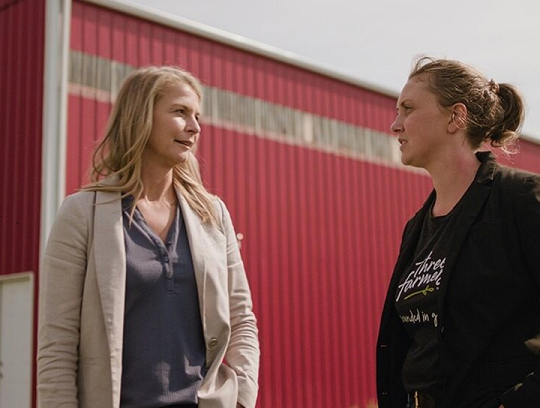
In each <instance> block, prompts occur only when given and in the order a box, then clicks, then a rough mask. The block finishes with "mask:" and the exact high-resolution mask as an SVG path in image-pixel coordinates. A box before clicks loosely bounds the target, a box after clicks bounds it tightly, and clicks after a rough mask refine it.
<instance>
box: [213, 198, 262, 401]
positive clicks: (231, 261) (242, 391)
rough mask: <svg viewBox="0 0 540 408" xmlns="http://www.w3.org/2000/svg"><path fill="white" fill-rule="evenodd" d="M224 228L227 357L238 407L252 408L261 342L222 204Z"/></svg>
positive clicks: (230, 227) (225, 209) (226, 212)
mask: <svg viewBox="0 0 540 408" xmlns="http://www.w3.org/2000/svg"><path fill="white" fill-rule="evenodd" d="M219 204H220V210H221V216H222V228H223V232H224V234H225V237H226V240H227V269H228V290H229V308H230V319H231V322H230V323H231V339H230V342H229V347H228V349H227V351H226V354H225V359H226V361H227V364H228V365H229V366H230V367H231V368H232V369H233V370H234V371H235V372H236V374H237V376H238V403H239V404H241V405H242V406H244V407H246V408H253V407H254V406H255V403H256V400H257V393H258V376H259V358H260V349H259V340H258V329H257V320H256V318H255V314H254V313H253V303H252V299H251V292H250V289H249V284H248V280H247V276H246V272H245V270H244V264H243V262H242V258H241V255H240V251H239V248H238V242H237V240H236V234H235V231H234V227H233V224H232V220H231V216H230V214H229V211H228V210H227V208H226V207H225V204H224V203H223V202H222V201H221V200H219Z"/></svg>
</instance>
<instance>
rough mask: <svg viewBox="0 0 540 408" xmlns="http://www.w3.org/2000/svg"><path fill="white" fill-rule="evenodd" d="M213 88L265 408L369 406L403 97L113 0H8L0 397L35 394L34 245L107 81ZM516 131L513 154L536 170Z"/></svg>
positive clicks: (530, 148)
mask: <svg viewBox="0 0 540 408" xmlns="http://www.w3.org/2000/svg"><path fill="white" fill-rule="evenodd" d="M150 64H153V65H180V66H182V67H184V68H186V69H188V70H189V71H191V72H193V73H194V74H195V75H196V76H197V77H199V78H200V79H201V80H202V82H203V84H204V86H205V105H204V118H203V134H202V137H201V143H200V148H199V152H198V153H199V156H200V158H201V165H202V171H203V177H204V179H205V181H206V184H207V185H208V187H209V189H210V190H211V191H212V192H214V193H216V194H217V195H219V196H221V197H222V198H224V200H225V201H226V203H227V205H228V207H229V209H230V211H231V214H232V217H233V220H234V222H235V227H236V230H237V233H238V238H239V239H241V251H242V255H243V258H244V261H245V264H246V269H247V273H248V277H249V279H250V283H251V288H252V292H253V298H254V307H255V312H256V314H257V317H258V319H259V330H260V341H261V347H262V356H261V372H260V394H259V400H258V406H259V407H261V408H276V407H280V408H281V407H283V408H298V407H313V408H316V407H341V408H353V407H354V408H367V407H375V406H376V396H375V378H374V377H375V376H374V370H375V364H374V359H375V340H376V339H375V337H376V333H377V326H378V319H379V313H380V310H381V307H382V303H383V297H384V293H385V289H386V285H387V281H388V279H389V275H390V273H391V270H392V267H393V263H394V260H395V258H396V255H397V249H398V245H399V241H400V237H401V231H402V228H403V225H404V223H405V221H406V220H407V219H408V218H409V217H410V216H411V215H412V214H413V213H414V212H415V211H416V209H417V208H418V207H419V206H420V204H421V203H422V202H423V200H424V198H425V196H426V195H427V194H428V192H429V191H430V189H431V185H430V181H429V179H428V178H427V177H426V175H425V174H424V173H422V172H418V171H413V170H411V169H407V168H405V167H403V166H402V165H400V163H399V149H398V146H397V142H396V141H395V138H394V137H393V136H392V135H391V134H390V133H389V126H390V123H391V122H392V120H393V118H394V115H395V104H396V98H397V94H394V93H392V92H389V91H387V90H384V89H379V88H377V87H374V86H371V85H369V84H366V83H362V82H360V81H358V80H355V79H353V78H349V77H345V76H342V75H339V74H337V73H335V72H331V71H328V70H326V69H324V68H322V67H319V66H317V65H315V64H313V63H311V62H308V61H305V60H303V59H301V58H299V57H297V56H294V55H290V54H287V53H285V52H282V51H279V50H275V49H273V48H271V47H267V46H264V45H262V44H257V43H255V42H252V41H249V40H246V39H243V38H239V37H237V36H233V35H230V34H227V33H223V32H221V31H218V30H214V29H211V28H208V27H205V26H201V25H198V24H195V23H191V22H187V21H184V20H182V19H180V18H177V17H174V16H171V15H169V14H164V13H158V12H156V11H151V10H147V9H144V8H141V7H138V6H133V5H130V4H129V2H127V1H120V0H109V1H106V0H99V1H98V0H93V1H83V0H56V1H53V0H0V90H1V91H2V92H1V93H0V168H1V170H2V171H1V172H0V361H1V364H0V371H1V373H0V408H15V407H16V408H27V407H35V406H36V402H35V391H34V390H35V378H34V377H35V363H34V360H35V358H34V357H35V343H36V341H35V328H36V318H37V288H38V286H39V279H38V269H39V255H40V250H41V248H42V247H43V244H44V242H45V238H46V236H47V233H48V231H49V228H50V226H51V223H52V221H53V219H54V216H55V213H56V211H57V209H58V206H59V204H60V202H61V200H62V199H63V197H64V196H65V195H66V194H69V193H72V192H74V191H75V190H76V189H77V188H78V187H79V186H80V185H81V184H83V183H84V182H85V181H86V180H87V179H86V171H87V169H88V166H89V163H90V157H91V152H92V149H93V146H94V145H95V142H96V140H98V139H99V138H100V137H101V135H102V134H101V132H102V130H103V127H104V124H105V121H106V118H107V116H108V113H109V111H110V108H111V101H113V100H114V97H115V94H116V91H117V89H118V87H119V85H120V83H121V81H122V79H123V78H124V77H125V75H126V74H127V73H129V72H130V71H131V70H132V69H134V68H135V67H139V66H145V65H150ZM539 159H540V145H538V144H537V143H534V142H533V141H530V140H523V141H522V143H521V153H520V154H519V155H517V156H515V157H514V159H513V160H514V161H513V163H511V164H512V165H515V166H517V167H521V168H524V169H529V170H532V171H536V172H540V160H539Z"/></svg>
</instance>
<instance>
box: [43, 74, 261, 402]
mask: <svg viewBox="0 0 540 408" xmlns="http://www.w3.org/2000/svg"><path fill="white" fill-rule="evenodd" d="M201 100H202V89H201V86H200V84H199V81H198V80H197V79H196V78H195V77H193V76H192V75H191V74H190V73H188V72H186V71H184V70H181V69H178V68H174V67H148V68H143V69H138V70H136V71H135V72H133V73H132V74H131V75H130V76H129V77H128V78H127V79H126V80H125V82H124V84H123V86H122V88H121V90H120V92H119V94H118V97H117V100H116V102H115V106H114V108H113V111H112V113H111V115H110V118H109V122H108V126H107V130H106V133H105V137H104V139H103V140H102V142H101V143H100V145H99V146H98V148H97V149H96V153H95V155H94V161H93V169H92V182H91V184H89V185H88V186H86V187H84V188H83V189H82V191H81V192H78V193H76V194H73V195H71V196H68V197H67V198H66V199H65V200H64V203H63V204H62V207H61V208H60V210H59V213H58V215H57V219H56V220H55V223H54V225H53V228H52V229H51V233H50V236H49V239H48V243H47V246H46V249H45V253H44V256H43V260H42V265H41V275H40V301H39V302H40V303H39V305H40V309H39V315H40V316H39V333H38V401H39V405H40V407H41V408H53V407H73V408H97V407H99V408H109V407H110V408H150V407H152V408H165V407H168V408H173V407H178V408H179V407H200V408H230V407H245V408H253V407H254V406H255V402H256V398H257V389H258V368H259V353H260V352H259V343H258V332H257V326H256V318H255V316H254V314H253V311H252V301H251V294H250V290H249V285H248V281H247V277H246V273H245V271H244V267H243V263H242V259H241V256H240V252H239V249H238V245H237V241H236V237H235V233H234V228H233V225H232V222H231V218H230V215H229V213H228V211H227V209H226V207H225V205H224V203H223V202H222V201H221V200H220V199H218V198H217V197H215V196H213V195H211V194H210V193H209V192H208V191H207V190H206V189H205V188H204V186H203V184H202V181H201V178H200V175H199V170H198V164H197V160H196V158H195V156H194V153H193V150H194V149H195V147H196V145H197V142H198V139H199V136H200V131H201V128H200V125H199V117H200V114H201Z"/></svg>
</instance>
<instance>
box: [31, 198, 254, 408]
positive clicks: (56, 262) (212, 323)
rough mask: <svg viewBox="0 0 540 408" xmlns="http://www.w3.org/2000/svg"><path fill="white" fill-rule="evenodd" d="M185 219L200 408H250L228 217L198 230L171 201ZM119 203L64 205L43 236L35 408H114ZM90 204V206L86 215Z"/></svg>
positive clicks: (240, 293) (242, 311)
mask: <svg viewBox="0 0 540 408" xmlns="http://www.w3.org/2000/svg"><path fill="white" fill-rule="evenodd" d="M177 194H178V198H179V202H180V205H181V209H182V212H183V215H184V218H185V224H186V228H187V234H188V238H189V242H190V247H191V252H192V258H193V266H194V270H195V276H196V281H197V287H198V292H199V304H200V306H201V310H200V312H201V318H202V325H203V331H204V338H205V341H206V361H207V366H208V372H207V375H206V377H205V379H204V381H203V383H202V385H201V388H200V390H199V407H200V408H234V407H236V404H237V402H238V403H240V404H241V405H243V406H244V407H246V408H253V407H254V406H255V402H256V398H257V391H258V382H257V381H258V370H259V343H258V337H257V336H258V333H257V326H256V319H255V316H254V314H253V312H252V302H251V294H250V290H249V286H248V281H247V278H246V274H245V271H244V267H243V263H242V260H241V257H240V252H239V250H238V245H237V241H236V236H235V233H234V229H233V225H232V222H231V218H230V215H229V213H228V211H227V209H226V207H225V205H224V204H223V202H222V201H221V200H219V199H216V209H217V210H218V214H219V216H220V218H221V227H220V228H218V227H213V226H208V225H203V224H202V223H201V221H200V219H199V218H198V216H197V215H196V214H195V213H194V212H193V211H192V210H191V208H190V207H189V205H188V204H187V202H186V200H185V199H184V198H183V197H182V196H181V195H180V194H179V192H178V191H177ZM119 197H120V195H119V194H118V193H109V192H98V193H94V192H79V193H76V194H73V195H71V196H69V197H67V198H66V199H65V200H64V202H63V204H62V207H61V208H60V210H59V213H58V216H57V218H56V220H55V223H54V225H53V227H52V230H51V233H50V235H49V240H48V243H47V246H46V249H45V252H44V255H43V258H42V264H41V268H40V285H39V286H40V288H39V324H38V355H37V390H38V403H39V407H40V408H56V407H62V408H118V407H119V405H120V383H121V378H122V336H123V327H124V295H125V280H126V260H125V249H124V235H123V224H122V209H121V200H120V199H119ZM94 202H95V204H96V205H95V206H94Z"/></svg>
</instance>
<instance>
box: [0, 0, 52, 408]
mask: <svg viewBox="0 0 540 408" xmlns="http://www.w3.org/2000/svg"><path fill="white" fill-rule="evenodd" d="M29 27H31V29H29ZM44 31H45V1H44V0H18V1H17V0H14V1H1V2H0V197H1V199H0V275H7V274H14V273H19V272H28V271H32V272H34V273H35V274H36V276H35V278H36V279H37V271H38V267H39V238H40V208H41V149H42V106H43V104H42V99H43V66H44V64H43V57H44V48H43V47H44ZM34 288H35V298H36V299H37V285H35V286H34ZM34 316H37V302H35V306H34ZM34 326H35V323H34ZM34 347H35V339H34ZM33 381H34V379H33ZM34 384H35V383H34ZM32 389H33V390H34V389H35V387H32ZM32 399H33V400H34V399H35V391H33V398H32Z"/></svg>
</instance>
